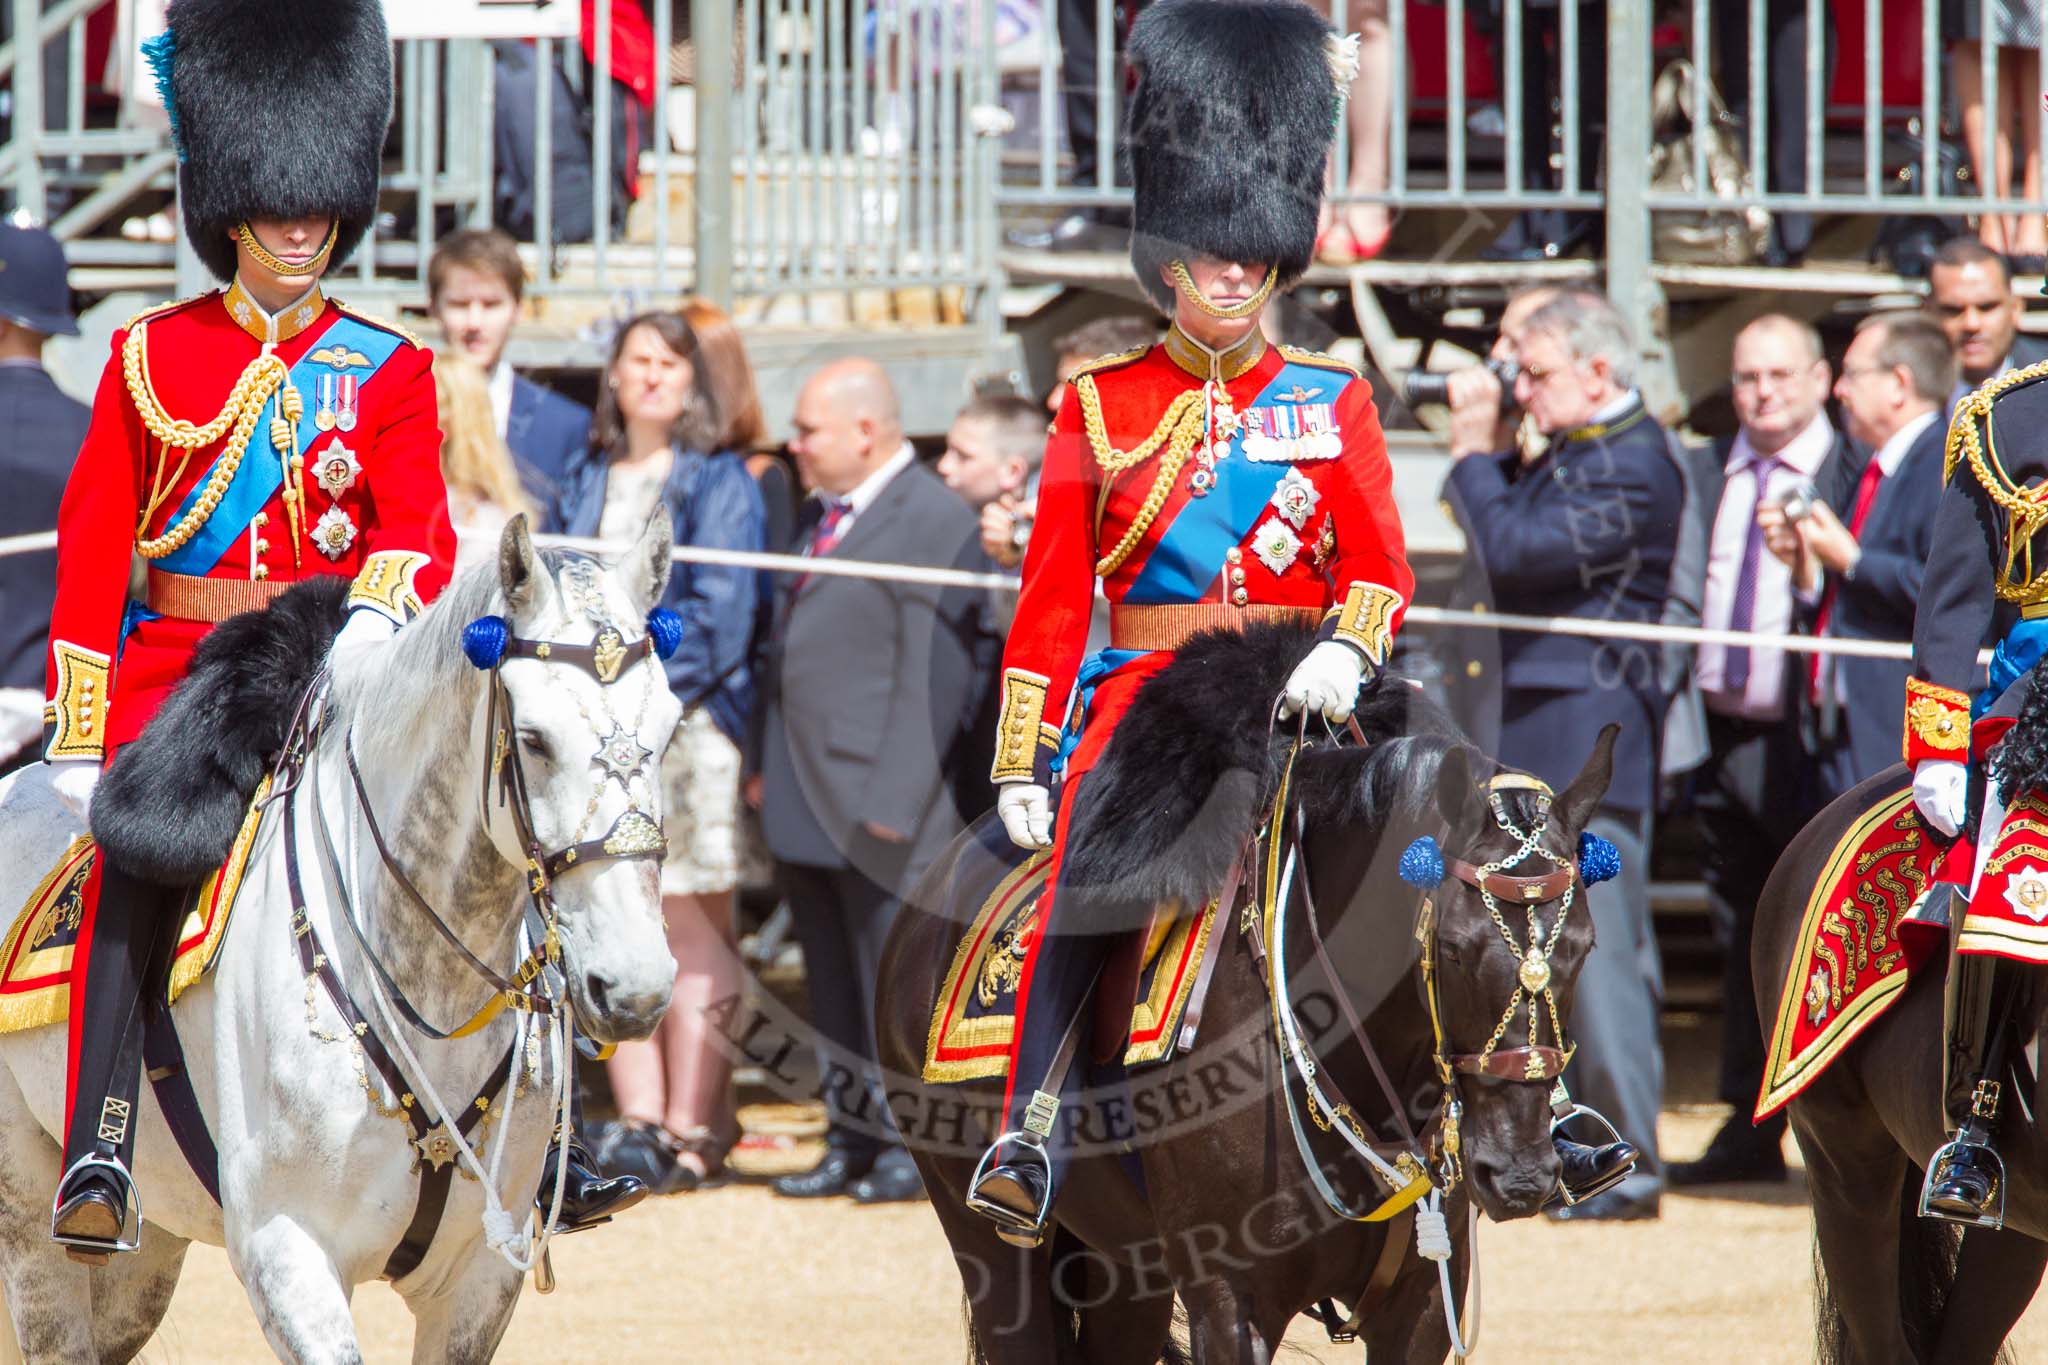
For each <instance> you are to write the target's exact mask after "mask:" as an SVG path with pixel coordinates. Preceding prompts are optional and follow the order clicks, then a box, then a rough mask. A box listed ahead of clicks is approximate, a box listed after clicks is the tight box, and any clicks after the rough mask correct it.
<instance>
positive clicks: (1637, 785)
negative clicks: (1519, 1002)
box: [1444, 290, 1685, 1219]
mask: <svg viewBox="0 0 2048 1365" xmlns="http://www.w3.org/2000/svg"><path fill="white" fill-rule="evenodd" d="M1503 341H1504V343H1505V344H1506V345H1507V346H1511V347H1512V348H1513V353H1514V358H1515V360H1516V361H1517V364H1518V370H1517V373H1516V377H1515V380H1514V397H1515V400H1516V402H1517V403H1518V404H1519V405H1520V406H1521V407H1522V408H1523V409H1524V410H1526V412H1527V414H1528V417H1529V421H1530V424H1531V425H1533V426H1534V427H1535V429H1536V430H1537V431H1538V432H1540V433H1541V434H1542V435H1544V436H1545V437H1547V438H1548V446H1547V448H1546V449H1544V450H1543V451H1542V452H1541V453H1540V454H1535V455H1529V454H1525V453H1524V452H1523V451H1521V450H1518V449H1515V448H1513V447H1509V448H1505V449H1504V448H1502V445H1501V444H1500V442H1501V440H1502V433H1503V432H1507V433H1508V434H1509V435H1510V436H1511V435H1512V432H1513V428H1512V427H1510V426H1506V425H1504V422H1503V417H1502V413H1501V389H1500V385H1499V380H1498V378H1497V377H1496V376H1494V375H1492V374H1478V375H1472V376H1471V377H1470V378H1467V377H1466V375H1460V376H1458V377H1456V378H1455V379H1454V381H1453V388H1452V394H1451V396H1452V400H1453V401H1452V409H1451V456H1452V460H1453V464H1452V468H1451V474H1450V478H1449V480H1448V481H1447V483H1446V485H1445V490H1444V496H1445V497H1446V499H1447V500H1448V501H1449V502H1450V503H1451V505H1452V510H1453V511H1454V513H1455V514H1456V515H1457V518H1458V521H1459V523H1460V525H1461V526H1462V527H1463V528H1464V531H1465V537H1466V543H1467V545H1468V546H1469V547H1470V554H1471V559H1472V561H1473V564H1474V567H1475V569H1476V571H1477V572H1478V573H1480V574H1482V575H1483V576H1484V579H1485V581H1486V585H1487V589H1488V592H1489V594H1490V597H1491V600H1492V603H1493V606H1494V607H1495V608H1496V609H1498V610H1500V611H1503V612H1516V613H1525V614H1527V615H1531V616H1546V617H1577V618H1587V619H1601V620H1616V621H1633V622H1641V623H1645V624H1649V623H1654V622H1656V621H1657V620H1658V619H1659V618H1660V616H1661V615H1662V613H1663V611H1664V606H1665V598H1666V594H1667V591H1668V589H1669V583H1670V576H1671V568H1672V562H1673V560H1674V558H1675V556H1676V554H1677V548H1678V538H1679V526H1680V518H1681V516H1682V514H1683V506H1684V497H1685V489H1684V478H1683V475H1682V474H1681V472H1680V470H1679V466H1678V464H1677V462H1676V461H1675V460H1673V458H1672V456H1671V452H1670V450H1669V448H1668V445H1667V438H1666V436H1665V433H1664V429H1663V428H1662V427H1661V426H1659V425H1658V424H1657V422H1656V420H1655V419H1654V418H1652V417H1651V416H1650V415H1649V413H1648V412H1647V411H1646V410H1645V408H1644V406H1643V400H1642V397H1641V395H1640V394H1638V393H1637V392H1636V390H1635V387H1634V367H1635V357H1636V348H1635V344H1634V342H1633V341H1632V340H1631V339H1630V337H1629V334H1628V329H1627V326H1626V324H1624V323H1623V321H1622V319H1621V316H1620V315H1619V314H1618V313H1617V312H1616V311H1615V310H1614V308H1613V306H1612V305H1610V304H1609V303H1608V302H1607V301H1606V299H1604V298H1602V297H1601V296H1599V295H1597V294H1593V293H1590V292H1587V291H1583V290H1561V291H1558V292H1556V293H1555V295H1554V296H1553V297H1551V298H1550V299H1549V300H1548V301H1539V302H1538V303H1537V305H1536V306H1534V307H1532V308H1530V309H1529V311H1528V312H1527V313H1526V315H1519V314H1517V313H1515V311H1514V310H1512V309H1511V310H1510V316H1509V317H1508V318H1506V319H1504V320H1503ZM1467 373H1468V374H1470V372H1467ZM1499 649H1500V660H1501V667H1500V670H1499V674H1498V676H1499V684H1500V685H1499V687H1498V689H1497V692H1496V698H1497V700H1496V707H1497V713H1498V722H1499V743H1498V747H1497V749H1496V750H1495V752H1496V753H1497V754H1498V756H1499V757H1500V759H1501V760H1502V761H1503V762H1506V763H1509V764H1511V765H1513V766H1515V767H1517V768H1522V769H1525V770H1527V771H1529V772H1532V773H1534V774H1536V775H1537V776H1538V777H1541V778H1543V779H1544V780H1545V781H1547V782H1550V783H1551V784H1553V785H1555V786H1562V785H1563V784H1564V783H1565V782H1567V781H1569V780H1570V778H1571V777H1572V775H1573V773H1574V772H1576V771H1577V769H1578V767H1579V765H1580V764H1581V763H1583V762H1584V761H1585V757H1586V754H1587V753H1588V752H1590V751H1591V749H1592V747H1593V744H1594V741H1595V739H1596V738H1597V736H1598V735H1599V732H1600V729H1601V727H1602V726H1604V725H1605V724H1607V723H1608V722H1609V721H1617V720H1618V721H1620V722H1621V727H1622V729H1621V735H1620V737H1619V740H1618V741H1617V743H1616V745H1615V748H1614V777H1613V781H1612V782H1611V784H1610V785H1609V786H1608V789H1607V795H1606V798H1605V800H1604V801H1603V802H1602V804H1601V807H1600V810H1599V812H1598V813H1597V814H1596V815H1595V816H1594V817H1593V820H1592V822H1591V824H1590V826H1589V828H1590V829H1591V830H1592V832H1593V833H1595V834H1598V835H1601V836H1602V837H1604V838H1606V839H1609V840H1611V841H1612V842H1613V843H1614V844H1615V845H1616V846H1617V847H1619V848H1620V850H1621V864H1622V874H1621V876H1620V877H1619V878H1617V879H1616V880H1615V881H1613V882H1608V883H1603V884H1602V885H1600V886H1598V887H1595V888H1593V889H1592V890H1590V891H1589V892H1588V893H1587V896H1586V901H1587V905H1588V908H1589V909H1590V911H1591V913H1592V916H1593V922H1594V926H1595V931H1596V933H1597V934H1598V936H1599V941H1600V951H1598V952H1597V953H1594V954H1593V955H1592V957H1591V958H1589V959H1588V960H1587V963H1586V967H1585V972H1584V975H1582V976H1581V977H1580V978H1579V987H1578V993H1577V996H1576V998H1575V1000H1574V1003H1573V1009H1572V1032H1573V1034H1574V1035H1575V1036H1576V1037H1577V1039H1578V1043H1579V1047H1578V1052H1577V1056H1576V1058H1575V1060H1574V1062H1573V1064H1572V1068H1571V1072H1570V1075H1569V1079H1570V1081H1571V1084H1572V1087H1573V1089H1574V1091H1575V1093H1576V1094H1577V1095H1578V1096H1579V1097H1580V1098H1581V1099H1583V1100H1585V1101H1587V1102H1589V1103H1590V1104H1591V1105H1592V1106H1593V1107H1594V1108H1596V1109H1599V1110H1601V1111H1603V1112H1605V1113H1606V1114H1608V1115H1609V1116H1611V1117H1612V1118H1613V1120H1614V1122H1615V1125H1616V1126H1617V1128H1618V1129H1619V1130H1620V1132H1621V1134H1622V1136H1623V1137H1625V1138H1626V1139H1628V1140H1629V1141H1631V1142H1634V1143H1637V1144H1639V1145H1640V1146H1641V1148H1642V1160H1641V1162H1640V1163H1639V1164H1638V1166H1637V1167H1636V1173H1635V1174H1634V1175H1632V1176H1630V1177H1629V1179H1628V1180H1626V1181H1624V1182H1623V1183H1622V1184H1621V1185H1620V1186H1619V1187H1617V1188H1615V1189H1613V1190H1611V1191H1609V1192H1608V1193H1606V1194H1602V1195H1599V1196H1597V1197H1596V1198H1593V1199H1590V1200H1587V1201H1585V1202H1583V1203H1579V1204H1575V1205H1571V1206H1569V1207H1567V1208H1563V1209H1559V1210H1555V1211H1553V1216H1555V1217H1564V1218H1572V1219H1579V1218H1608V1219H1627V1218H1651V1217H1655V1216H1656V1214H1657V1211H1658V1198H1659V1195H1660V1194H1661V1192H1662V1186H1663V1172H1662V1168H1661V1167H1660V1166H1659V1164H1658V1162H1657V1157H1656V1140H1657V1134H1656V1124H1657V1109H1658V1104H1659V1101H1660V1099H1661V1092H1662V1090H1663V1058H1662V1054H1661V1052H1660V1051H1659V1049H1658V1047H1657V1042H1656V1039H1657V1008H1658V997H1659V995H1660V993H1661V976H1660V971H1659V967H1658V961H1657V948H1656V943H1655V941H1654V939H1653V938H1652V936H1651V932H1650V908H1649V896H1648V877H1647V873H1648V867H1647V859H1648V849H1649V824H1650V817H1651V813H1652V810H1653V808H1654V804H1655V798H1656V791H1657V746H1658V734H1659V727H1660V720H1661V716H1662V713H1663V708H1664V693H1663V688H1662V686H1661V685H1660V679H1659V663H1660V659H1661V654H1660V650H1659V647H1658V646H1657V645H1655V644H1653V643H1649V642H1641V641H1630V640H1604V639H1593V638H1589V637H1587V636H1583V635H1567V634H1561V633H1555V632H1547V631H1545V632H1525V631H1502V632H1500V634H1499ZM1479 718H1480V719H1482V720H1484V719H1486V717H1484V716H1481V717H1479ZM1461 719H1470V717H1461Z"/></svg>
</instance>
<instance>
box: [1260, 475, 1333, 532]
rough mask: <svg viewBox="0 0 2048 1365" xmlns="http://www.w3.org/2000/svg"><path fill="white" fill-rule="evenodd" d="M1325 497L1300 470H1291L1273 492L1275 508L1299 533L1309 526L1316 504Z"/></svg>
mask: <svg viewBox="0 0 2048 1365" xmlns="http://www.w3.org/2000/svg"><path fill="white" fill-rule="evenodd" d="M1322 500H1323V495H1322V494H1321V493H1320V492H1318V491H1317V489H1316V486H1315V485H1314V484H1312V483H1310V482H1309V481H1308V478H1307V476H1305V475H1304V474H1303V473H1302V472H1301V471H1300V470H1299V469H1290V470H1288V471H1287V474H1286V477H1284V478H1282V479H1281V480H1280V486H1279V487H1278V488H1276V489H1274V490H1273V498H1272V502H1273V507H1274V508H1275V510H1277V511H1278V512H1279V513H1280V515H1281V516H1283V517H1285V518H1286V519H1287V524H1288V525H1289V526H1292V527H1293V528H1294V529H1295V530H1297V531H1299V530H1300V529H1301V528H1302V527H1304V526H1306V525H1308V519H1309V518H1310V517H1311V516H1314V515H1315V510H1316V504H1317V503H1319V502H1321V501H1322Z"/></svg>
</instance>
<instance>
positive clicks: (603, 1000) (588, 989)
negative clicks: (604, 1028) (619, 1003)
mask: <svg viewBox="0 0 2048 1365" xmlns="http://www.w3.org/2000/svg"><path fill="white" fill-rule="evenodd" d="M583 987H584V993H585V994H586V995H588V996H589V997H590V1007H591V1008H592V1009H593V1010H596V1011H597V1012H598V1013H600V1014H602V1013H604V1012H605V1011H606V1010H607V1009H608V1008H609V1007H610V1005H611V994H612V987H611V983H610V982H609V981H606V980H605V979H604V978H603V977H601V976H599V975H598V974H597V973H596V972H591V973H590V974H589V975H588V976H585V977H584V978H583Z"/></svg>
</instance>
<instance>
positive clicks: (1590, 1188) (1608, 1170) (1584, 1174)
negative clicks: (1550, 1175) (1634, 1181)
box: [1550, 1135, 1640, 1204]
mask: <svg viewBox="0 0 2048 1365" xmlns="http://www.w3.org/2000/svg"><path fill="white" fill-rule="evenodd" d="M1550 1143H1551V1146H1553V1147H1555V1148H1556V1149H1557V1162H1558V1173H1557V1174H1558V1185H1559V1189H1560V1191H1561V1193H1562V1194H1568V1195H1569V1196H1570V1198H1569V1199H1567V1200H1565V1203H1567V1204H1584V1203H1586V1202H1587V1201H1588V1200H1591V1199H1596V1198H1598V1197H1599V1196H1601V1195H1602V1194H1604V1193H1605V1192H1607V1191H1608V1190H1611V1189H1613V1188H1614V1187H1615V1186H1616V1185H1619V1184H1620V1183H1621V1182H1622V1181H1623V1180H1626V1179H1627V1178H1628V1174H1629V1172H1630V1171H1633V1170H1634V1169H1635V1166H1636V1158H1637V1156H1639V1155H1640V1153H1638V1152H1637V1151H1636V1146H1635V1144H1634V1143H1632V1142H1627V1141H1615V1142H1603V1143H1601V1144H1600V1145H1599V1146H1597V1147H1591V1146H1588V1145H1586V1144H1585V1143H1583V1142H1573V1141H1572V1140H1571V1139H1570V1138H1567V1137H1558V1136H1556V1135H1552V1137H1551V1139H1550Z"/></svg>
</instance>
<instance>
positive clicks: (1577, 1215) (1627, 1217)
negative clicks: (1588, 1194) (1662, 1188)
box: [1543, 1190, 1661, 1223]
mask: <svg viewBox="0 0 2048 1365" xmlns="http://www.w3.org/2000/svg"><path fill="white" fill-rule="evenodd" d="M1658 1204H1659V1198H1658V1196H1656V1195H1654V1194H1652V1195H1646V1196H1644V1197H1642V1198H1633V1197H1631V1196H1629V1195H1626V1194H1624V1193H1622V1192H1621V1191H1620V1190H1609V1191H1607V1193H1605V1194H1596V1195H1594V1196H1593V1197H1592V1198H1591V1199H1588V1200H1586V1201H1584V1202H1583V1203H1578V1204H1559V1205H1556V1206H1555V1207H1552V1208H1547V1209H1545V1210H1544V1211H1543V1216H1544V1217H1545V1218H1548V1219H1550V1220H1551V1221H1552V1222H1554V1223H1635V1222H1641V1221H1643V1220H1645V1219H1650V1218H1655V1217H1657V1216H1658V1214H1659V1213H1660V1212H1661V1210H1660V1209H1659V1207H1658Z"/></svg>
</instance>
